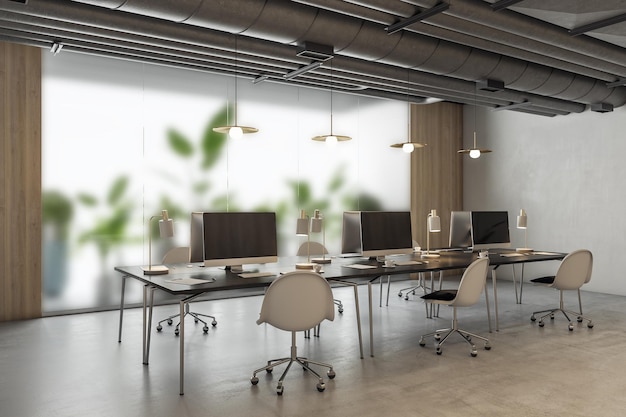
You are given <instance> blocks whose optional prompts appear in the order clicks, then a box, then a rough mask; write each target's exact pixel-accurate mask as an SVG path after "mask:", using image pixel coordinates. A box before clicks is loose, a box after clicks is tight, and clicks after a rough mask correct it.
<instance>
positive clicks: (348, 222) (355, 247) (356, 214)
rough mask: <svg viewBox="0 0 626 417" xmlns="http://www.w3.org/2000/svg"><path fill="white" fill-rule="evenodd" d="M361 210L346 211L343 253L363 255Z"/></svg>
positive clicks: (342, 242) (344, 213)
mask: <svg viewBox="0 0 626 417" xmlns="http://www.w3.org/2000/svg"><path fill="white" fill-rule="evenodd" d="M361 252H362V248H361V212H360V211H344V212H343V226H342V231H341V253H342V254H343V255H361Z"/></svg>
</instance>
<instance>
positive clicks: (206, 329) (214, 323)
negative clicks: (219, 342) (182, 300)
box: [156, 304, 217, 336]
mask: <svg viewBox="0 0 626 417" xmlns="http://www.w3.org/2000/svg"><path fill="white" fill-rule="evenodd" d="M187 315H190V316H192V317H193V320H194V322H196V323H197V322H201V323H202V324H203V325H204V326H203V327H202V331H204V333H205V334H206V333H208V332H209V325H208V324H207V322H206V321H204V320H202V319H201V318H200V317H208V318H210V319H212V320H213V321H212V322H211V325H212V326H213V327H215V326H217V320H216V319H215V317H214V316H209V315H208V314H201V313H195V312H193V311H190V310H189V304H186V305H185V315H184V316H183V320H184V319H185V317H187ZM176 317H180V313H178V314H172V315H171V316H169V317H167V318H165V319H163V320H161V321H160V322H159V323H158V324H157V326H156V330H157V332H160V331H161V330H163V326H162V323H163V322H167V324H168V325H170V326H171V325H172V323H173V322H174V320H173V319H175V318H176ZM179 328H180V321H178V324H176V328H175V329H174V334H175V335H176V336H178V335H179V334H180V330H179Z"/></svg>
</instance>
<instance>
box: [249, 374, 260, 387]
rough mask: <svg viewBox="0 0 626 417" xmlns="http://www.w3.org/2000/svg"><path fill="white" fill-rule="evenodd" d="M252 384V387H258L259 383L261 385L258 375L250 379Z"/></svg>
mask: <svg viewBox="0 0 626 417" xmlns="http://www.w3.org/2000/svg"><path fill="white" fill-rule="evenodd" d="M250 383H251V384H252V385H256V384H258V383H259V378H258V377H257V376H256V375H255V376H253V377H252V378H250Z"/></svg>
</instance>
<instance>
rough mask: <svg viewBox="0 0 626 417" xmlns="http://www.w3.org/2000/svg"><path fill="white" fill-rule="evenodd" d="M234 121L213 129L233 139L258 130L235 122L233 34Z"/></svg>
mask: <svg viewBox="0 0 626 417" xmlns="http://www.w3.org/2000/svg"><path fill="white" fill-rule="evenodd" d="M233 112H234V121H235V123H234V124H232V125H227V126H218V127H214V128H213V131H214V132H217V133H226V134H228V135H229V136H230V137H231V138H233V139H238V138H241V137H242V136H243V135H244V134H248V133H256V132H258V131H259V129H257V128H256V127H250V126H240V125H239V124H238V123H237V36H235V105H234V106H233Z"/></svg>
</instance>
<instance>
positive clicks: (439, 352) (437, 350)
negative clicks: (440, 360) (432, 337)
mask: <svg viewBox="0 0 626 417" xmlns="http://www.w3.org/2000/svg"><path fill="white" fill-rule="evenodd" d="M435 352H436V353H437V355H441V354H442V353H443V351H442V350H441V348H440V347H437V348H435Z"/></svg>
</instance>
